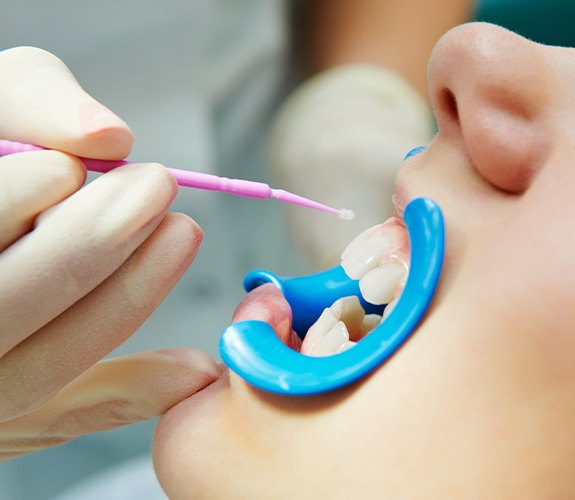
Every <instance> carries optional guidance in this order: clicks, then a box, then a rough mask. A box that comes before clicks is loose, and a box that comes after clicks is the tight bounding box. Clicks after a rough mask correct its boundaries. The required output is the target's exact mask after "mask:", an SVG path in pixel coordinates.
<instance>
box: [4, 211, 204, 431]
mask: <svg viewBox="0 0 575 500" xmlns="http://www.w3.org/2000/svg"><path fill="white" fill-rule="evenodd" d="M201 240H202V231H201V229H200V228H199V226H198V225H197V224H196V223H195V222H194V221H193V220H192V219H190V218H189V217H188V216H186V215H183V214H168V215H167V216H166V217H165V218H164V220H163V221H162V224H161V225H160V226H159V227H158V229H157V230H156V231H155V232H154V233H153V234H152V236H151V237H150V238H148V239H147V240H146V241H145V243H144V244H143V245H142V246H141V247H140V248H138V249H137V250H136V251H135V252H134V253H133V254H132V255H131V256H130V258H129V259H128V260H127V261H126V262H125V263H124V265H122V266H121V267H120V268H119V269H118V270H117V271H116V272H115V273H114V274H112V276H110V277H109V278H108V279H107V280H105V281H104V282H103V283H102V284H101V285H100V286H98V287H97V288H96V289H95V290H93V291H92V292H91V293H89V294H88V295H86V296H85V297H84V298H83V299H81V300H79V301H78V302H76V303H75V304H74V305H73V306H72V307H71V308H70V309H68V310H67V311H65V312H64V313H62V314H61V315H60V316H58V317H57V318H55V319H54V320H53V321H51V322H50V323H49V324H47V325H46V326H44V327H43V328H41V329H40V330H38V331H37V332H35V333H34V334H33V335H30V336H29V337H28V338H26V339H25V340H23V341H22V342H20V343H19V344H18V345H17V346H16V347H14V348H13V349H12V350H11V351H9V352H8V353H6V354H5V355H4V356H3V357H2V358H1V360H0V361H1V362H0V421H5V420H7V419H10V418H14V417H17V416H18V415H22V414H24V413H27V412H29V411H31V410H33V409H34V408H36V407H38V405H40V404H42V402H43V401H45V400H46V399H47V398H49V397H51V396H52V395H54V394H55V393H56V392H57V391H59V390H60V389H62V388H63V387H65V386H66V385H67V384H69V383H70V382H72V381H73V380H74V379H75V378H77V377H78V376H80V375H81V374H82V373H83V372H85V371H86V370H88V369H89V368H90V367H91V366H92V365H94V364H95V363H96V362H97V361H99V360H100V359H101V358H102V357H103V356H105V355H106V354H108V353H109V352H111V351H112V350H113V349H115V348H116V347H117V346H118V345H120V344H121V343H122V342H124V341H125V340H126V339H127V338H128V337H129V336H130V335H132V334H133V333H134V332H135V331H136V330H137V329H138V328H139V326H140V325H141V324H142V323H143V322H144V321H145V320H146V319H147V318H148V316H149V315H150V314H152V312H153V311H154V310H155V309H156V308H157V307H158V306H159V304H160V303H161V302H162V300H164V298H165V297H166V296H167V295H168V293H169V292H170V290H171V289H172V288H173V287H174V286H175V284H176V283H177V282H178V280H179V279H180V278H181V276H182V275H183V274H184V272H185V271H186V270H187V269H188V267H189V266H190V264H191V263H192V261H193V259H194V257H195V255H196V253H197V251H198V248H199V246H200V244H201ZM159 333H162V332H159Z"/></svg>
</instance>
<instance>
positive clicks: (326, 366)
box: [220, 198, 445, 396]
mask: <svg viewBox="0 0 575 500" xmlns="http://www.w3.org/2000/svg"><path fill="white" fill-rule="evenodd" d="M404 220H405V225H406V227H407V230H408V233H409V241H410V253H411V257H410V260H411V264H410V268H409V275H408V278H407V282H406V284H405V288H404V290H403V293H402V294H401V297H400V298H399V301H398V302H397V305H396V306H395V308H394V309H393V311H392V312H391V314H390V315H389V316H388V317H387V319H386V320H385V321H384V322H383V323H381V324H380V325H379V326H377V327H376V328H375V329H374V330H372V331H371V332H370V333H369V334H368V335H366V336H365V337H364V338H363V339H361V340H360V341H359V342H358V343H357V345H356V346H354V347H352V348H351V349H348V350H347V351H344V352H341V353H339V354H334V355H332V356H325V357H311V356H306V355H303V354H300V353H298V352H296V351H294V350H293V349H290V348H289V347H287V346H286V345H285V344H284V343H283V342H282V341H281V340H279V338H278V337H277V335H276V333H275V332H274V330H273V329H272V327H271V326H270V325H268V324H267V323H264V322H263V321H241V322H238V323H234V324H232V325H230V326H229V327H228V328H227V329H226V330H225V331H224V333H223V334H222V337H221V339H220V355H221V357H222V360H223V362H224V363H225V364H226V365H227V366H228V367H229V368H230V369H231V370H233V371H234V372H235V373H237V374H238V375H239V376H240V377H242V378H243V379H244V380H246V381H247V382H248V383H250V384H252V385H254V386H255V387H258V388H260V389H263V390H266V391H270V392H275V393H278V394H286V395H292V396H300V395H309V394H318V393H322V392H327V391H332V390H334V389H337V388H339V387H342V386H345V385H347V384H350V383H352V382H354V381H356V380H358V379H360V378H361V377H363V376H365V375H367V374H368V373H370V372H371V371H373V370H374V369H375V368H377V367H378V366H379V365H381V364H382V363H383V362H384V361H385V360H387V359H388V358H389V357H390V356H391V355H392V354H393V353H394V352H395V351H396V350H397V349H398V348H399V347H400V346H401V344H402V343H403V342H404V341H405V340H406V339H407V337H408V336H409V335H410V334H411V332H412V331H413V330H414V328H415V327H416V326H417V324H418V323H419V321H420V319H421V318H422V317H423V315H424V314H425V311H426V310H427V307H428V306H429V303H430V302H431V298H432V297H433V293H434V292H435V288H436V286H437V282H438V280H439V275H440V273H441V267H442V264H443V254H444V239H445V230H444V224H443V216H442V214H441V210H440V208H439V206H438V205H437V204H436V203H435V202H434V201H432V200H430V199H428V198H418V199H416V200H414V201H412V202H411V203H410V204H409V205H408V206H407V208H406V209H405V213H404ZM264 283H273V284H274V285H276V286H277V287H278V288H279V289H280V290H281V291H282V293H283V294H284V296H285V298H286V300H287V301H288V303H289V304H290V306H291V308H292V313H293V328H294V330H295V331H296V332H297V333H298V334H299V335H300V336H304V335H305V333H306V332H307V329H308V328H309V327H310V326H311V325H312V324H313V323H314V322H315V321H316V320H317V319H318V318H319V316H320V314H321V313H322V312H323V310H324V309H325V308H326V307H329V306H331V304H332V303H333V302H335V301H336V300H337V299H339V298H342V297H347V296H350V295H356V296H357V297H359V298H360V302H361V304H362V306H363V307H364V309H365V311H366V313H367V314H370V313H378V314H381V312H382V310H383V306H374V305H373V304H369V303H368V302H365V301H364V300H363V298H362V297H361V294H360V291H359V282H358V281H357V280H352V279H350V278H349V277H348V276H347V275H346V274H345V272H344V271H343V269H342V268H341V266H336V267H334V268H333V269H329V270H327V271H324V272H322V273H319V274H314V275H310V276H303V277H297V278H280V277H277V276H275V275H274V274H272V273H270V272H267V271H253V272H251V273H249V274H248V275H247V276H246V278H245V280H244V287H245V289H246V291H248V292H249V291H250V290H253V289H254V288H256V287H258V286H260V285H262V284H264Z"/></svg>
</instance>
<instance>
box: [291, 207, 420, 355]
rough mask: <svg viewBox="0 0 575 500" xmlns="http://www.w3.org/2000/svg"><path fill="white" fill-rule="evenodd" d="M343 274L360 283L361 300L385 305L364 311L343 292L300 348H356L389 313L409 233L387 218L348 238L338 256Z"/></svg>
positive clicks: (405, 265) (402, 278)
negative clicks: (381, 309) (375, 311)
mask: <svg viewBox="0 0 575 500" xmlns="http://www.w3.org/2000/svg"><path fill="white" fill-rule="evenodd" d="M341 266H342V267H343V269H344V270H345V272H346V274H347V275H348V276H349V277H350V278H352V279H354V280H358V281H359V289H360V291H361V295H362V296H363V298H364V299H365V301H367V302H369V303H370V304H374V305H385V309H384V312H383V314H382V315H380V314H373V313H371V314H366V312H365V310H364V308H363V307H362V305H361V303H360V301H359V299H358V297H357V296H355V295H352V296H346V297H342V298H340V299H338V300H336V301H335V302H334V303H333V304H331V305H330V306H329V307H327V308H326V309H324V311H323V313H322V314H321V316H320V317H319V318H318V319H317V321H316V322H315V323H313V325H312V326H311V327H310V328H309V329H308V331H307V333H306V335H305V337H304V339H303V342H302V345H301V348H300V352H301V353H302V354H306V355H308V356H329V355H332V354H337V353H340V352H343V351H345V350H347V349H350V348H351V347H353V346H355V345H356V344H357V342H358V341H359V340H361V339H362V338H364V337H365V336H366V335H368V334H369V333H370V332H371V331H372V330H374V329H375V328H376V327H378V326H379V325H380V324H381V323H382V322H384V321H385V320H386V319H387V318H388V317H389V314H390V313H391V311H392V310H393V308H394V307H395V305H396V304H397V301H398V300H399V296H400V295H401V292H402V291H403V288H404V287H405V282H406V279H407V274H408V270H409V237H408V234H407V229H406V228H405V225H404V224H403V221H402V220H401V219H399V218H397V217H392V218H390V219H388V220H387V221H385V222H384V223H383V224H379V225H377V226H374V227H372V228H370V229H367V230H366V231H364V232H363V233H362V234H360V235H359V236H358V237H357V238H356V239H355V240H353V241H352V242H351V243H350V244H349V245H348V247H347V248H346V249H345V251H344V252H343V254H342V262H341Z"/></svg>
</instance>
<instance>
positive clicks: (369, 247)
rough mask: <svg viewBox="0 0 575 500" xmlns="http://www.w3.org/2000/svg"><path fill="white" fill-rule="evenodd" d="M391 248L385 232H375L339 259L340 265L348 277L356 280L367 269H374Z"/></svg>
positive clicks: (390, 242)
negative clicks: (375, 233)
mask: <svg viewBox="0 0 575 500" xmlns="http://www.w3.org/2000/svg"><path fill="white" fill-rule="evenodd" d="M391 248H392V241H391V238H390V237H389V236H387V235H385V234H377V235H375V236H373V237H371V238H369V239H367V240H363V241H362V242H361V244H360V245H358V246H356V247H355V248H353V249H352V251H351V252H349V253H348V254H347V255H346V256H345V258H344V259H343V260H342V261H341V267H343V269H344V271H345V272H346V273H347V275H348V276H349V277H350V278H352V279H355V280H358V279H360V278H361V277H362V276H363V275H364V274H365V273H367V272H368V271H371V270H372V269H375V268H376V267H377V266H378V264H379V262H380V260H381V259H382V258H383V257H384V256H385V254H386V253H387V252H389V250H391Z"/></svg>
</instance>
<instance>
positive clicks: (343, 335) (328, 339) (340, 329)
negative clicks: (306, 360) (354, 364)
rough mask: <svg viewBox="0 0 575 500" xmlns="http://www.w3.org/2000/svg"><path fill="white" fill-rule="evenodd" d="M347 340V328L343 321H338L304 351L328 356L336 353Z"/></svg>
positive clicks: (310, 354) (312, 354)
mask: <svg viewBox="0 0 575 500" xmlns="http://www.w3.org/2000/svg"><path fill="white" fill-rule="evenodd" d="M347 342H349V335H348V334H347V328H346V327H345V325H344V324H343V322H341V321H338V322H337V324H336V325H335V326H333V327H332V328H331V329H330V330H329V331H328V332H327V333H326V334H325V335H323V336H322V337H321V338H320V339H319V340H318V341H317V342H316V343H315V344H314V345H313V348H312V349H310V350H307V352H304V354H307V355H308V356H329V355H330V354H337V353H338V352H340V350H341V348H342V347H343V346H344V345H346V343H347Z"/></svg>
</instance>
